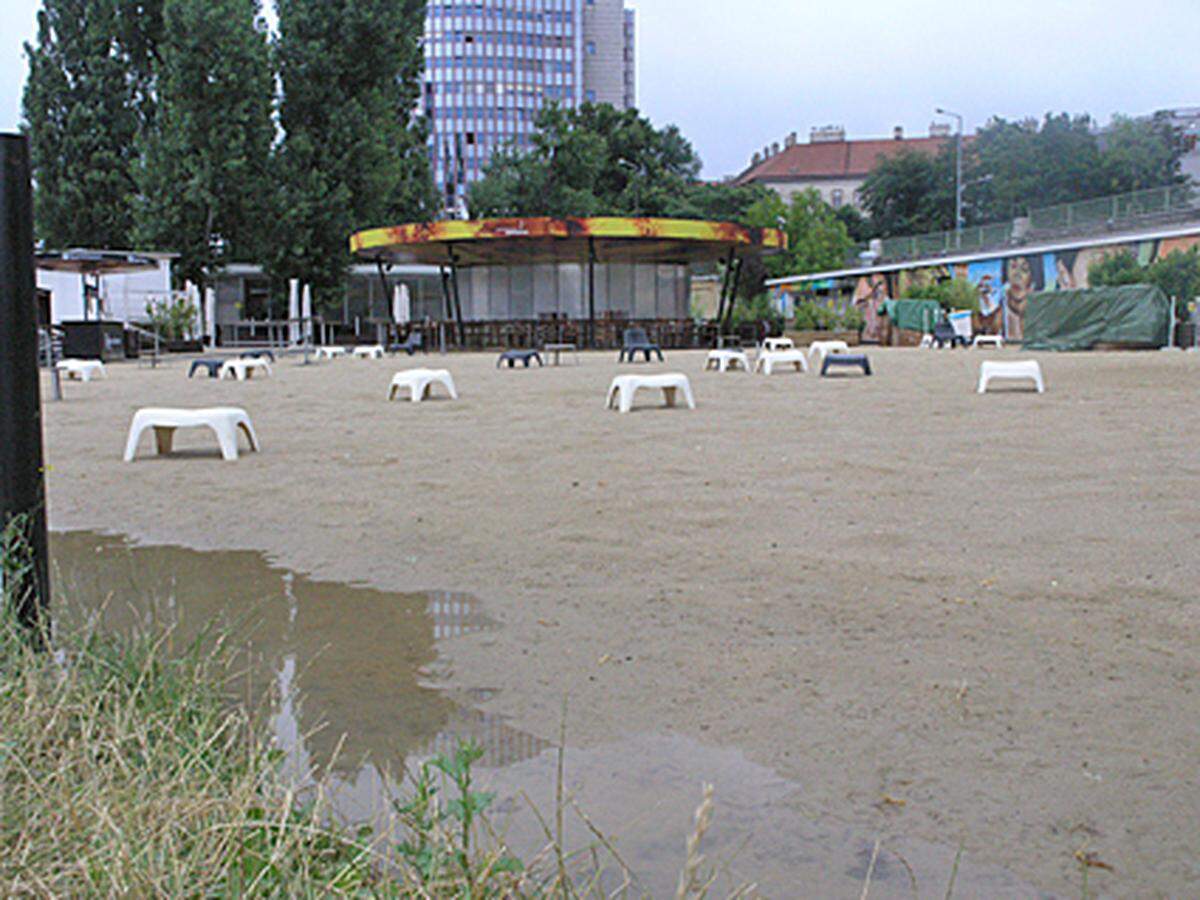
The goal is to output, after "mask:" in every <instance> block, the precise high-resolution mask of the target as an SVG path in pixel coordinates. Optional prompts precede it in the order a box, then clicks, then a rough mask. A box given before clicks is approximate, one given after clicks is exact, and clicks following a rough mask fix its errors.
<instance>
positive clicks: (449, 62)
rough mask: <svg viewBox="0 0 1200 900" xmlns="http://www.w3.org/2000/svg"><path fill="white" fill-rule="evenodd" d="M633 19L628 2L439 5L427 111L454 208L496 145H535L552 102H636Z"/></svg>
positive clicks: (434, 157)
mask: <svg viewBox="0 0 1200 900" xmlns="http://www.w3.org/2000/svg"><path fill="white" fill-rule="evenodd" d="M634 35H635V18H634V13H633V11H632V10H627V9H625V6H624V0H474V2H468V0H433V2H431V3H429V5H428V7H427V9H426V20H425V83H424V97H423V103H422V105H423V109H424V112H425V114H426V115H427V116H428V117H429V121H430V126H431V127H430V130H431V134H430V141H429V152H430V162H431V164H432V167H433V173H434V178H435V180H436V182H437V184H438V187H439V189H441V190H442V192H443V194H444V197H445V202H446V206H447V208H448V209H457V210H459V211H461V208H462V201H463V198H464V197H465V193H466V187H467V185H468V184H470V183H471V182H472V181H475V180H476V179H478V178H479V177H480V175H481V174H482V173H483V169H484V167H485V166H486V165H487V162H488V160H489V159H490V158H491V156H492V154H493V153H494V152H495V151H496V150H497V148H499V147H501V146H504V145H505V144H515V145H516V146H517V147H520V148H525V147H528V146H530V143H531V136H532V134H533V131H534V122H535V120H536V119H537V115H538V112H539V111H540V110H541V109H542V108H543V107H544V106H546V105H547V104H550V103H558V104H560V105H562V106H565V107H575V106H578V105H580V104H582V103H588V102H590V103H611V104H612V105H614V106H617V107H619V108H632V107H634V106H635V105H636V102H637V94H636V74H635V58H634V49H635V47H634Z"/></svg>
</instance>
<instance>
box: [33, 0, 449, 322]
mask: <svg viewBox="0 0 1200 900" xmlns="http://www.w3.org/2000/svg"><path fill="white" fill-rule="evenodd" d="M276 11H277V14H278V32H277V34H275V35H272V34H271V33H270V31H269V29H268V27H267V24H266V22H265V20H264V18H263V14H262V13H263V10H262V6H261V4H260V2H259V0H44V2H43V6H42V9H41V10H40V11H39V13H38V31H37V37H36V40H35V41H34V42H33V43H32V44H26V45H25V51H26V55H27V57H28V60H29V78H28V81H27V83H26V86H25V93H24V98H23V112H24V119H25V130H26V131H27V133H28V135H29V137H30V147H31V154H32V160H33V172H34V182H35V220H36V233H37V237H38V239H39V240H40V241H42V242H43V243H44V244H45V246H47V247H51V248H65V247H72V246H87V247H112V248H133V247H137V248H139V249H148V250H156V249H157V250H170V251H173V252H177V253H179V254H180V259H179V260H178V262H177V264H176V271H177V272H178V274H179V275H180V276H181V277H182V278H186V279H189V280H191V281H193V282H196V283H197V284H202V285H203V284H206V283H208V282H210V280H211V277H212V275H213V274H214V273H215V272H217V271H218V270H219V269H220V268H221V267H222V266H223V265H225V264H227V263H230V262H259V263H263V264H265V266H266V268H267V271H268V273H269V274H270V275H271V276H272V277H273V278H274V279H275V280H277V281H278V282H280V283H282V282H283V281H285V280H286V279H289V278H300V279H302V280H303V281H304V282H306V283H308V284H311V285H313V287H314V289H315V292H316V294H317V297H318V301H320V299H322V298H323V297H327V296H328V297H332V296H334V295H335V294H338V293H339V292H340V289H341V286H342V283H343V279H344V278H345V274H346V271H347V269H348V266H349V264H350V256H349V249H348V238H349V235H350V234H351V233H352V232H353V231H354V230H356V229H358V228H362V227H365V226H370V225H380V224H386V223H388V222H392V221H395V220H397V219H425V218H432V217H433V216H434V214H435V211H436V208H437V196H436V192H435V190H434V187H433V182H432V178H431V176H430V172H429V167H428V162H427V155H426V152H425V142H426V135H427V132H426V126H425V122H424V119H423V118H422V117H420V116H418V115H416V114H415V110H416V109H417V104H418V101H419V99H420V94H419V91H420V77H419V76H420V71H421V66H422V63H423V54H422V49H421V43H420V42H421V38H422V35H423V31H424V11H425V4H424V3H423V2H420V0H277V2H276Z"/></svg>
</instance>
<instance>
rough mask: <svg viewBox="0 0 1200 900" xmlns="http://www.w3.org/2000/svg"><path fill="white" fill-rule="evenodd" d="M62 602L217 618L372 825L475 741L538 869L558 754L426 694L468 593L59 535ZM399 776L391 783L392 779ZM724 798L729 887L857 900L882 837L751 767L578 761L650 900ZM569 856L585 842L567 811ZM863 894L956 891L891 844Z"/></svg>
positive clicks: (689, 759) (929, 847)
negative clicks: (350, 582) (421, 767)
mask: <svg viewBox="0 0 1200 900" xmlns="http://www.w3.org/2000/svg"><path fill="white" fill-rule="evenodd" d="M51 550H52V555H53V558H54V569H55V578H56V581H57V590H58V596H62V597H66V598H68V599H69V605H68V606H69V608H76V609H81V610H99V609H101V608H102V609H103V619H104V622H105V624H106V625H108V626H110V627H114V628H121V627H129V626H131V625H133V624H135V623H141V624H146V623H149V622H152V621H153V620H154V619H155V618H158V619H160V620H166V622H168V623H169V624H173V625H176V626H177V635H178V639H179V640H180V641H184V640H187V639H188V638H189V637H191V636H194V635H196V634H197V633H198V632H199V631H200V630H201V629H203V628H205V627H207V626H208V625H209V624H210V623H211V622H212V621H213V620H217V621H220V622H223V623H225V624H227V625H229V626H231V633H232V634H233V635H234V636H235V637H237V638H238V639H239V642H240V643H241V644H243V645H244V646H246V647H247V648H248V652H249V665H248V669H249V678H250V679H251V682H250V683H249V684H247V685H246V686H245V688H244V689H245V691H246V697H247V698H248V700H249V702H250V703H251V704H254V703H260V702H262V701H261V699H260V698H262V697H263V696H264V695H265V694H267V693H268V692H269V693H270V694H271V695H272V696H273V697H274V699H275V706H274V707H273V709H272V716H271V722H272V726H273V729H274V732H275V736H276V739H277V740H278V742H279V746H280V748H281V749H282V750H283V752H284V754H285V757H284V758H285V765H286V766H287V767H288V771H289V773H290V774H291V775H292V776H293V777H294V778H295V779H296V780H297V781H300V782H304V781H306V780H307V779H308V778H309V777H310V776H311V775H313V774H314V773H316V774H320V775H323V776H324V777H325V778H326V780H327V782H328V783H329V785H330V788H331V794H332V798H333V799H334V802H335V804H336V806H337V808H338V810H339V812H340V813H341V814H342V815H343V816H345V817H346V818H348V819H350V820H352V821H359V822H366V821H377V820H378V819H379V817H380V816H381V814H383V813H385V812H386V811H387V810H388V809H389V798H392V797H396V796H399V795H401V794H402V793H403V788H402V787H400V786H399V784H398V780H399V779H402V777H403V773H404V771H405V766H406V764H407V765H408V766H410V767H411V766H412V765H413V764H414V763H415V762H417V761H419V760H423V759H427V758H428V757H430V756H432V755H434V754H436V753H449V752H451V751H452V750H453V749H454V748H455V746H456V745H457V744H458V743H459V742H461V741H463V740H467V739H471V740H474V741H475V742H477V743H478V744H480V746H482V747H483V749H484V754H485V755H484V757H483V759H482V761H481V763H480V770H481V771H480V776H481V778H480V781H481V782H482V784H481V787H483V788H484V789H486V790H493V791H495V792H496V794H497V805H496V806H495V807H494V809H493V818H494V820H495V822H494V824H495V825H496V826H497V830H498V831H499V832H500V833H502V834H504V835H505V838H506V840H508V841H509V842H510V844H511V845H512V846H513V848H514V849H515V850H517V851H518V853H520V854H521V855H522V856H523V857H525V858H527V859H528V858H532V857H533V856H534V855H536V854H537V853H538V852H539V851H540V850H541V849H542V847H543V846H544V844H545V838H544V835H543V832H542V829H541V826H540V825H539V823H538V820H537V818H536V817H535V816H534V815H533V814H532V813H531V811H530V809H529V806H528V803H527V802H526V799H525V798H526V797H528V799H529V801H531V802H532V803H533V804H534V805H535V806H536V808H537V809H538V810H540V811H541V813H542V814H543V815H552V814H553V811H554V808H555V803H554V791H555V785H556V765H557V759H556V753H555V751H554V750H553V749H552V748H551V747H550V745H549V744H547V743H546V742H544V741H541V740H539V739H538V738H536V737H533V736H531V735H528V734H525V733H522V732H519V731H517V730H515V729H513V728H510V727H509V726H507V725H506V724H504V723H503V722H502V721H500V720H498V719H497V718H495V717H492V716H488V715H486V714H484V713H481V712H479V711H477V710H473V709H470V708H467V707H464V706H461V705H459V704H457V703H455V702H454V701H453V700H452V699H451V698H450V697H449V696H447V694H446V693H445V692H443V691H439V690H437V689H436V688H434V687H432V686H430V685H429V684H428V683H427V682H428V680H429V676H428V671H429V667H430V666H432V665H433V664H434V663H435V662H436V660H437V642H438V641H439V640H442V639H446V638H452V637H455V636H458V635H463V634H467V633H470V632H473V631H478V630H481V629H487V628H491V627H493V625H492V623H491V622H490V621H489V620H488V619H487V618H486V617H485V616H484V615H483V614H482V613H481V612H480V610H479V607H478V604H477V603H476V602H475V601H474V600H473V599H472V598H470V597H467V596H464V595H459V594H451V593H444V592H433V593H424V594H390V593H385V592H381V591H376V590H371V589H368V588H361V587H351V586H347V585H341V584H330V583H321V582H315V581H312V580H310V579H307V578H305V577H303V576H299V575H295V574H293V573H291V572H286V571H284V570H281V569H278V568H274V567H272V566H270V565H269V564H268V563H267V562H266V561H265V560H264V558H263V557H262V556H261V555H259V554H257V553H250V552H219V553H200V552H196V551H191V550H186V549H183V548H180V547H141V546H134V545H132V544H130V543H129V542H128V541H125V540H123V539H121V538H115V537H106V536H101V535H96V534H90V533H77V532H76V533H66V534H55V535H53V536H52V539H51ZM384 772H387V773H392V774H394V775H395V776H397V777H396V778H392V777H390V776H385V775H384V774H383V773H384ZM705 782H707V783H711V784H713V785H715V788H716V810H715V817H714V822H713V827H712V830H711V831H710V832H709V833H708V836H707V837H706V839H705V847H704V852H705V854H706V856H707V857H708V859H709V860H710V861H711V862H714V863H717V864H719V865H720V866H721V868H722V871H724V872H725V873H726V875H725V877H724V878H723V880H722V881H721V882H720V885H719V886H720V887H723V888H726V889H729V888H732V887H734V886H737V885H744V884H749V883H754V884H757V885H758V888H759V890H760V891H761V893H762V894H763V895H765V896H787V897H790V896H858V895H859V892H860V890H861V887H862V882H863V879H864V877H865V874H866V870H867V866H868V864H869V861H870V858H871V854H872V850H873V848H874V843H875V835H874V834H869V833H867V832H866V831H864V830H861V829H853V828H849V827H843V826H838V825H834V824H829V823H826V822H822V823H821V824H817V823H814V822H813V821H812V819H811V818H809V817H806V816H805V815H804V813H803V811H802V809H801V807H800V802H801V799H802V797H803V786H802V785H797V784H795V783H792V782H789V781H787V780H785V779H783V778H780V777H779V776H777V775H776V774H774V773H773V772H772V771H771V770H769V769H766V768H763V767H761V766H758V765H755V764H754V763H752V762H750V761H749V760H747V759H746V758H745V757H744V756H743V755H742V754H741V753H740V752H739V751H737V750H726V749H717V748H712V747H706V746H704V745H701V744H697V743H695V742H693V741H690V740H687V739H685V738H679V737H647V738H631V739H625V740H621V741H620V742H618V743H613V744H611V745H607V746H602V747H597V748H590V749H572V750H570V751H569V752H568V754H567V767H566V784H565V787H566V788H567V790H568V793H569V796H570V798H571V799H572V801H573V802H574V803H576V804H577V805H578V807H579V808H580V809H581V810H583V811H584V812H585V813H586V814H587V815H588V816H589V818H590V819H591V820H592V821H593V822H594V823H595V824H596V826H597V827H598V828H599V829H600V831H601V832H602V833H604V834H605V835H606V836H607V837H608V838H609V839H610V840H612V841H613V842H614V843H615V845H616V847H617V850H618V852H619V853H620V854H621V855H622V857H623V858H624V859H625V861H626V862H627V863H628V864H629V865H630V866H631V867H632V868H633V870H634V871H635V872H636V873H637V876H638V878H639V879H640V881H641V884H640V888H641V889H642V890H645V891H647V892H649V893H650V894H651V895H652V896H670V895H672V894H673V893H674V891H675V887H676V879H677V878H678V872H679V867H680V865H681V864H682V863H683V861H684V859H685V856H686V853H685V849H684V847H685V841H686V840H687V837H688V835H689V834H690V832H691V828H692V815H693V813H694V811H695V808H696V806H697V804H698V803H699V801H700V798H701V789H702V784H703V783H705ZM567 820H568V822H569V823H571V824H570V830H569V832H568V838H569V839H568V841H567V845H568V848H572V849H573V848H579V847H582V846H587V845H589V844H590V843H592V838H591V835H590V834H589V832H588V831H587V829H586V827H585V826H584V825H583V823H582V822H581V821H580V820H579V818H578V817H576V816H573V815H571V814H570V813H568V815H567ZM886 847H887V848H888V851H895V852H896V853H899V854H901V855H902V857H903V861H902V860H901V858H900V857H899V856H896V855H894V854H892V853H891V852H886V851H885V852H884V853H882V854H881V856H880V858H879V860H878V861H877V863H876V866H875V869H874V872H873V882H872V888H871V892H870V895H871V897H873V898H877V897H911V896H912V888H911V880H910V874H909V871H910V870H909V867H911V872H912V876H913V877H915V879H916V881H917V884H918V887H919V894H920V895H921V896H925V895H932V894H938V895H940V894H941V893H942V892H944V890H945V886H946V882H947V879H948V878H949V874H950V872H951V870H952V869H953V867H954V856H955V851H954V848H953V847H950V846H944V845H937V844H925V843H922V842H919V841H914V840H907V839H906V840H900V841H890V842H887V844H886ZM956 885H957V887H956V891H955V893H956V895H957V896H997V895H1002V896H1037V894H1038V892H1037V891H1036V890H1034V889H1032V888H1030V887H1029V886H1028V885H1024V884H1021V883H1020V882H1018V881H1017V880H1016V879H1014V878H1013V877H1012V876H1011V875H1009V874H1008V873H1006V872H1004V871H1003V870H1000V869H996V868H992V867H987V866H976V865H975V864H974V862H973V861H972V860H971V859H969V858H967V859H965V860H964V861H963V863H962V865H961V867H960V869H959V872H958V876H957V882H956Z"/></svg>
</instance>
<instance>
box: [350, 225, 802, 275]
mask: <svg viewBox="0 0 1200 900" xmlns="http://www.w3.org/2000/svg"><path fill="white" fill-rule="evenodd" d="M589 247H591V248H592V249H593V251H594V254H595V256H594V259H595V261H596V262H625V263H674V264H686V263H698V262H712V261H716V260H720V259H724V258H726V257H728V256H729V254H730V253H731V252H734V251H736V253H737V255H738V256H741V257H746V256H751V255H764V254H771V253H778V252H780V251H782V250H785V249H786V248H787V236H786V235H785V234H784V233H783V232H782V231H780V230H778V229H775V228H749V227H746V226H744V225H736V224H734V223H732V222H700V221H693V220H690V219H645V218H594V219H550V218H532V219H482V220H479V221H472V222H462V221H446V222H427V223H415V224H410V225H397V226H394V227H392V228H375V229H371V230H368V231H361V232H359V233H358V234H356V235H354V236H353V237H351V238H350V250H351V252H353V253H354V254H355V255H356V256H358V257H359V258H360V259H366V260H377V261H380V262H390V263H401V264H405V263H407V264H413V263H416V264H423V265H435V266H438V265H448V264H449V265H455V266H459V267H470V266H497V265H499V266H505V265H509V266H512V265H531V264H539V263H569V262H584V261H586V260H587V259H588V254H589Z"/></svg>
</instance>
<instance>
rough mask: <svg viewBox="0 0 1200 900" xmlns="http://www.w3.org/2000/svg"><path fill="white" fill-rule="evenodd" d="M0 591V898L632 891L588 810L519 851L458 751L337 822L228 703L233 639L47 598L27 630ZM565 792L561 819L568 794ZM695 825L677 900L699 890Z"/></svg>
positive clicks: (474, 751) (258, 722) (318, 794)
mask: <svg viewBox="0 0 1200 900" xmlns="http://www.w3.org/2000/svg"><path fill="white" fill-rule="evenodd" d="M3 549H4V548H0V551H2V550H3ZM8 550H9V551H10V553H11V552H12V551H13V548H12V547H11V546H10V547H8ZM2 562H4V563H5V564H6V565H14V564H15V563H14V562H13V561H12V560H11V559H8V560H4V561H2ZM7 583H11V581H9V582H7ZM0 590H3V584H0ZM0 599H3V600H4V602H3V603H2V604H0V607H2V611H0V895H3V896H29V895H34V896H95V895H105V896H112V895H122V896H128V895H132V896H171V897H177V896H190V897H200V896H222V897H225V896H255V897H259V896H266V897H270V896H288V897H310V896H311V897H316V896H331V895H333V896H341V895H355V896H381V897H438V898H440V897H456V898H457V897H461V898H486V897H541V896H561V897H603V896H608V895H610V894H611V893H612V890H611V885H612V883H613V879H614V878H621V879H623V880H622V882H621V887H620V888H619V891H618V892H619V893H620V894H622V895H623V896H628V895H630V894H635V895H636V894H640V893H644V891H642V890H640V889H639V888H638V886H637V880H636V878H635V877H634V876H633V875H632V873H631V872H630V871H629V870H628V868H627V867H626V866H625V865H624V863H622V862H621V861H620V857H619V856H617V854H616V850H615V849H614V847H613V845H612V844H611V842H609V841H608V840H607V839H606V838H605V837H604V836H603V835H602V834H600V833H599V832H598V831H597V830H595V829H594V827H593V826H592V824H591V823H590V821H588V820H587V819H586V817H585V816H583V814H582V813H579V815H580V816H581V818H582V819H583V820H584V821H585V823H586V824H587V826H588V828H589V829H590V830H591V831H592V833H593V835H594V837H595V840H594V841H593V842H591V843H590V844H589V845H588V846H586V847H584V848H581V849H579V850H576V851H574V852H572V853H567V852H566V851H565V850H564V849H563V848H562V846H561V840H562V839H561V837H559V836H557V835H552V834H551V833H550V830H549V829H548V828H547V829H546V832H547V846H546V848H545V849H543V850H542V852H541V853H539V854H537V855H536V856H535V857H533V858H532V859H530V860H527V861H524V862H523V861H520V860H518V859H516V858H515V857H514V856H513V855H512V854H511V853H510V852H509V851H508V849H507V847H506V845H505V843H504V841H503V839H502V838H501V837H500V836H499V835H497V834H496V833H495V832H494V831H493V830H492V828H491V826H490V825H489V824H488V822H487V820H486V817H485V813H486V811H487V808H488V805H489V804H490V802H491V797H490V796H489V795H488V794H486V793H483V792H480V791H477V790H476V789H475V785H474V783H473V776H472V765H473V764H474V763H475V762H477V761H478V759H479V756H480V751H479V750H478V748H475V747H472V746H469V745H468V746H464V747H460V748H459V749H458V750H457V751H456V752H455V753H454V754H452V755H449V756H445V757H436V758H434V759H433V760H431V761H429V762H427V763H425V764H424V765H422V766H421V767H419V769H418V770H417V772H416V773H414V774H413V777H412V782H411V785H410V788H409V790H408V791H407V792H406V797H405V798H404V799H402V800H400V801H397V803H396V817H395V821H394V822H393V823H392V825H391V827H389V828H386V829H361V830H352V829H349V828H346V827H344V826H342V825H340V824H338V820H337V817H336V816H335V815H333V813H332V811H331V810H330V808H329V807H328V805H326V804H325V802H324V801H323V798H324V797H325V796H326V795H325V792H324V791H323V790H321V788H320V787H319V786H318V787H317V788H315V789H314V788H308V789H306V790H305V791H304V793H303V794H302V795H300V794H298V793H297V792H296V790H295V789H294V786H293V784H291V783H289V782H288V781H287V780H286V778H285V776H284V774H283V772H284V770H285V767H284V765H283V756H282V754H281V753H280V751H279V750H278V749H277V748H276V747H275V746H274V745H273V743H272V741H271V738H270V737H269V729H268V728H267V727H266V724H265V721H263V720H262V719H263V718H265V717H257V716H255V715H253V714H251V713H250V712H249V711H247V710H246V708H245V707H244V706H243V705H241V704H238V703H235V702H232V699H231V698H232V696H233V693H234V692H233V691H232V690H231V682H232V679H233V678H234V677H235V676H236V675H238V674H239V672H238V669H237V665H236V662H235V660H236V659H237V658H238V657H237V653H236V652H235V650H236V648H235V647H233V646H232V642H231V641H230V640H229V638H228V637H227V635H225V634H222V633H220V632H217V631H212V632H209V633H207V634H204V635H201V636H200V637H198V638H196V639H195V640H194V641H192V642H191V643H188V644H186V645H185V646H182V647H180V646H175V642H176V641H177V640H178V636H177V635H176V633H175V632H174V631H172V630H171V629H169V628H166V627H163V626H154V627H153V628H152V629H151V630H147V631H135V632H131V633H124V634H110V633H104V632H102V631H101V630H100V629H99V628H98V627H97V626H96V625H95V624H94V623H95V622H96V621H98V618H97V617H95V616H92V617H91V619H90V620H89V618H88V617H86V616H80V615H64V614H63V612H64V610H63V609H62V608H61V606H62V604H61V601H58V602H59V608H58V609H57V615H56V623H57V624H56V625H55V627H54V629H53V632H52V633H51V634H47V635H41V636H32V637H31V635H30V634H29V633H28V631H26V630H23V629H22V628H21V627H20V626H19V625H18V624H17V622H16V619H15V617H14V616H13V614H12V604H10V603H9V602H8V600H9V599H10V598H7V597H3V598H0ZM66 622H79V623H81V624H76V625H65V624H63V623H66ZM89 622H90V623H91V624H89ZM39 637H40V639H36V638H39ZM560 752H561V751H560ZM560 781H561V775H560ZM558 795H559V801H558V803H559V807H560V808H559V810H558V811H557V818H560V819H561V816H562V814H563V811H564V809H563V807H564V806H565V805H566V804H570V805H571V806H572V808H574V805H573V803H572V802H571V801H570V799H569V798H564V797H563V794H562V790H561V784H560V790H559V792H558ZM705 806H706V811H705V813H704V817H703V818H704V823H705V826H706V824H707V819H708V815H709V814H710V811H711V797H708V798H706V803H705ZM534 812H535V814H537V811H536V810H535V811H534ZM576 812H578V810H576ZM702 833H703V828H702V827H701V828H700V830H699V834H697V835H696V836H694V838H693V840H692V841H691V842H689V846H688V848H687V849H688V851H689V859H688V863H687V875H686V878H685V880H683V881H681V888H680V891H681V893H680V896H681V897H682V896H688V897H698V896H704V895H705V894H706V893H707V892H708V887H709V885H711V881H710V880H708V879H704V878H700V877H698V873H697V861H698V847H699V840H700V836H701V835H702ZM681 849H682V848H681ZM601 855H608V857H609V858H610V859H612V860H614V861H615V870H612V871H610V870H608V869H606V868H605V867H604V866H603V865H601V861H600V858H601ZM611 866H612V864H610V867H611ZM568 870H570V874H568ZM605 885H608V887H607V888H606V887H605Z"/></svg>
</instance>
